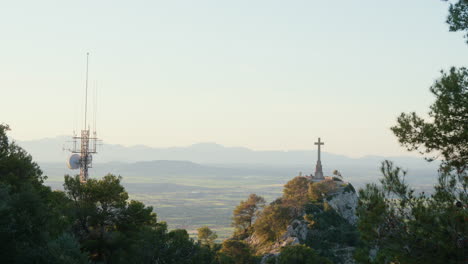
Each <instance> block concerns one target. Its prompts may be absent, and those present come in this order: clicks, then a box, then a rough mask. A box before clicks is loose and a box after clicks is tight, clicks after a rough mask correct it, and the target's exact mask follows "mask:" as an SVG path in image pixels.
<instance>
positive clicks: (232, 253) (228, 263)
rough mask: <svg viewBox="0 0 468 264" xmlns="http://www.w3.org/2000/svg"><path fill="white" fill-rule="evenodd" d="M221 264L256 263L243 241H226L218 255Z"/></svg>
mask: <svg viewBox="0 0 468 264" xmlns="http://www.w3.org/2000/svg"><path fill="white" fill-rule="evenodd" d="M218 260H219V263H220V264H251V263H256V261H255V258H254V257H253V256H252V251H251V249H250V247H249V245H248V244H247V243H245V242H244V241H241V240H225V241H224V242H223V245H222V248H221V250H220V251H219V253H218Z"/></svg>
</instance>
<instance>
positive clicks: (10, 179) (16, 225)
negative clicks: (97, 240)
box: [0, 124, 83, 263]
mask: <svg viewBox="0 0 468 264" xmlns="http://www.w3.org/2000/svg"><path fill="white" fill-rule="evenodd" d="M8 130H9V127H8V126H7V125H2V124H0V260H1V262H4V263H54V262H55V263H58V262H59V261H58V260H57V258H56V256H54V255H51V254H52V252H53V248H54V244H53V243H52V242H51V241H58V240H59V239H60V237H62V236H63V235H64V232H65V231H66V229H67V227H69V225H68V224H69V222H70V221H69V219H68V217H67V215H66V214H65V212H64V211H63V210H61V209H62V208H64V207H66V203H67V202H68V201H67V200H66V199H64V196H63V195H62V194H61V193H59V192H52V191H51V190H50V188H49V187H47V186H44V185H43V182H44V180H45V179H46V178H47V177H46V176H43V175H42V171H41V170H40V168H39V166H38V165H37V164H36V163H35V162H33V160H32V157H31V156H30V155H29V154H28V153H27V152H26V151H25V150H23V149H22V148H21V147H19V146H18V145H16V144H15V143H14V142H10V140H9V139H8V136H7V134H6V133H7V131H8ZM67 241H69V242H70V243H69V244H67V245H66V246H67V250H63V251H62V254H61V257H62V258H63V259H67V261H66V262H65V261H62V263H83V261H82V260H83V258H82V257H83V256H82V255H81V253H80V250H79V247H78V246H77V243H75V242H76V241H75V239H74V237H72V236H68V240H67Z"/></svg>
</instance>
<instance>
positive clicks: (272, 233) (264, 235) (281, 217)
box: [253, 204, 293, 243]
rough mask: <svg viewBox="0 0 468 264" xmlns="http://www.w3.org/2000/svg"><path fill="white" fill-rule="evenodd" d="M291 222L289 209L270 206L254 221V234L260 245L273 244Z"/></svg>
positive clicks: (277, 205) (281, 206)
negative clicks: (260, 242)
mask: <svg viewBox="0 0 468 264" xmlns="http://www.w3.org/2000/svg"><path fill="white" fill-rule="evenodd" d="M291 220H293V217H292V213H291V208H289V207H287V206H284V205H282V204H270V205H269V206H267V207H265V209H264V210H263V211H262V213H261V214H260V216H259V217H258V219H257V221H255V224H254V225H253V228H254V234H255V235H256V236H257V237H258V238H259V239H260V240H261V241H262V243H266V242H273V241H275V240H277V239H278V238H279V237H280V236H281V235H282V234H283V233H284V232H285V231H286V228H287V226H288V224H289V222H291Z"/></svg>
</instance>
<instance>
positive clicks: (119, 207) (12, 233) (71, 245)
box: [0, 125, 217, 264]
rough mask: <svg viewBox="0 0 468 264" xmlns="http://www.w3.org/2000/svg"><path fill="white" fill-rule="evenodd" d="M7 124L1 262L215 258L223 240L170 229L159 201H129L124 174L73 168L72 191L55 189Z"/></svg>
mask: <svg viewBox="0 0 468 264" xmlns="http://www.w3.org/2000/svg"><path fill="white" fill-rule="evenodd" d="M7 130H8V127H7V126H5V125H0V262H2V263H70V264H71V263H73V264H75V263H89V262H90V261H91V262H95V263H174V264H176V263H177V264H178V263H187V264H195V263H196V264H198V263H214V261H215V254H216V253H215V250H217V246H216V245H213V247H212V248H213V249H211V248H210V247H205V246H201V245H199V244H198V243H195V242H194V241H193V239H191V238H190V237H189V235H188V233H187V231H185V230H173V231H170V232H168V230H167V225H166V224H165V223H164V222H162V223H160V222H157V219H156V214H155V213H153V208H152V207H148V206H145V205H144V204H143V203H141V202H138V201H128V194H127V193H126V192H125V189H124V187H123V186H122V185H121V182H120V181H121V178H120V177H116V176H114V175H107V176H105V177H103V178H102V179H89V180H88V182H87V183H86V184H82V183H80V181H79V178H78V176H77V177H70V176H65V184H64V187H65V192H59V191H51V190H50V188H49V187H46V186H44V185H43V182H44V180H45V179H46V177H45V176H43V175H42V172H41V170H40V168H39V166H37V164H36V163H34V162H33V161H32V157H31V156H30V155H28V154H27V153H26V152H25V151H24V150H22V149H21V148H20V147H18V146H16V144H14V143H10V142H9V141H8V137H7V136H6V131H7Z"/></svg>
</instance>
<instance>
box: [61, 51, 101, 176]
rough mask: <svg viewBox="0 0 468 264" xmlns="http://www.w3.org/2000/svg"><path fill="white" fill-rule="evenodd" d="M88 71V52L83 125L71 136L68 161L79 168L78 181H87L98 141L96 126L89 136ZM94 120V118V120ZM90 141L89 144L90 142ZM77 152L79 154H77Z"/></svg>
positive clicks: (87, 54) (73, 167)
mask: <svg viewBox="0 0 468 264" xmlns="http://www.w3.org/2000/svg"><path fill="white" fill-rule="evenodd" d="M88 73H89V52H87V53H86V84H85V109H84V127H83V129H82V130H81V136H76V135H74V136H73V149H70V152H71V153H73V154H72V155H71V156H70V159H69V161H68V167H69V168H70V169H78V168H80V182H81V183H86V182H87V181H88V169H89V168H92V164H93V156H92V155H91V154H95V153H97V152H96V145H97V144H96V143H97V141H98V139H97V136H96V128H94V133H93V135H92V136H91V137H90V133H89V132H90V131H89V127H88V123H87V121H88V120H87V117H88V116H87V115H88ZM95 122H96V120H95ZM77 141H79V142H80V144H79V145H80V148H79V149H78V148H77V145H78V144H77ZM90 141H91V144H90ZM78 154H79V155H78Z"/></svg>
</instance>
